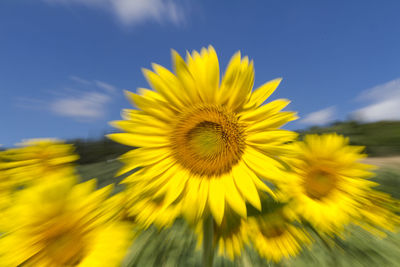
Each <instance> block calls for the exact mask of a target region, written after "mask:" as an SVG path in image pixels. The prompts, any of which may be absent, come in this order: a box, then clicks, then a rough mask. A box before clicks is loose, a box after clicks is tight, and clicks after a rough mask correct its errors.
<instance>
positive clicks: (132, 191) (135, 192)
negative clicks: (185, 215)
mask: <svg viewBox="0 0 400 267" xmlns="http://www.w3.org/2000/svg"><path fill="white" fill-rule="evenodd" d="M122 194H123V195H124V197H123V199H122V201H123V202H122V206H123V207H124V212H125V218H127V219H129V218H130V219H132V221H134V222H135V223H136V225H137V226H138V227H141V228H144V229H147V228H148V227H150V226H151V225H152V224H154V225H155V226H156V227H157V228H159V229H161V228H165V227H169V226H171V225H172V224H173V222H174V221H175V219H176V218H177V217H178V216H179V215H180V212H181V209H180V205H179V203H172V204H166V203H165V201H164V199H163V198H161V197H157V196H150V195H149V193H148V192H146V191H144V192H143V188H142V187H140V186H136V187H135V188H134V187H133V186H132V185H130V186H128V188H127V189H126V190H125V191H124V192H122Z"/></svg>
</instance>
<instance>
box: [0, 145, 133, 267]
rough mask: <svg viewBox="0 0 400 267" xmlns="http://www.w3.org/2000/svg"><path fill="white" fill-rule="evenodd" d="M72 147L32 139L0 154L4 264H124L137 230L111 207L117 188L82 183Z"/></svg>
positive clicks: (50, 266) (0, 246)
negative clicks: (109, 196) (113, 190)
mask: <svg viewBox="0 0 400 267" xmlns="http://www.w3.org/2000/svg"><path fill="white" fill-rule="evenodd" d="M72 152H73V147H72V146H71V145H67V144H63V143H61V142H60V141H56V140H30V141H28V142H25V143H23V144H22V147H20V148H15V149H10V150H8V151H3V152H0V160H1V161H0V183H1V186H0V187H1V188H2V189H3V190H2V191H1V192H0V194H1V199H7V201H2V206H1V207H0V208H1V210H0V215H1V229H0V231H1V237H0V265H1V266H22V265H23V266H44V267H46V266H48V267H53V266H54V267H56V266H57V267H58V266H87V267H92V266H99V267H100V266H119V264H120V262H121V261H122V259H123V258H124V256H125V253H126V250H127V248H128V246H129V245H130V242H131V240H132V237H133V235H132V233H133V231H132V229H131V228H130V227H129V226H128V225H127V224H126V223H123V222H121V221H119V220H118V219H117V217H116V216H115V212H114V211H113V210H110V209H108V208H107V205H105V204H104V203H107V201H106V198H107V196H108V195H109V193H110V191H111V190H112V187H110V186H108V187H105V188H102V189H99V190H96V181H95V180H90V181H88V182H85V183H78V182H79V178H78V176H77V175H76V174H75V171H74V168H73V165H72V162H73V161H75V160H76V159H77V158H78V157H77V155H75V154H73V153H72Z"/></svg>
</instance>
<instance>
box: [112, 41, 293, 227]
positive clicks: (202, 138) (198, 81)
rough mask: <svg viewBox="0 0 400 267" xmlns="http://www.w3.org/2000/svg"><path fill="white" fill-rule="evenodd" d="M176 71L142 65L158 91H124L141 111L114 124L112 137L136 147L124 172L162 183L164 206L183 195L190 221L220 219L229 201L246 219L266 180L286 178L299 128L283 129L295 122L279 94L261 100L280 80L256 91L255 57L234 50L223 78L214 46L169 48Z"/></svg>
mask: <svg viewBox="0 0 400 267" xmlns="http://www.w3.org/2000/svg"><path fill="white" fill-rule="evenodd" d="M172 59H173V68H174V71H175V73H172V72H170V71H169V70H167V69H166V68H164V67H162V66H160V65H157V64H153V70H154V71H150V70H147V69H145V70H143V72H144V75H145V77H146V78H147V80H148V82H149V84H150V86H151V87H152V88H153V89H154V90H149V89H143V88H140V89H138V93H137V94H134V93H130V92H126V94H127V97H128V98H129V99H130V100H131V101H132V103H133V105H134V106H136V107H137V108H138V110H125V111H124V112H123V118H124V120H122V121H115V122H113V123H112V125H114V126H115V127H117V128H119V129H121V130H122V131H124V132H123V133H115V134H111V135H109V137H110V138H111V139H113V140H114V141H116V142H120V143H122V144H125V145H129V146H132V147H137V148H136V149H134V150H131V151H129V152H128V153H126V154H125V155H124V156H123V157H122V158H123V161H124V163H125V167H124V168H123V170H121V172H120V174H122V173H125V172H128V171H130V170H133V169H135V168H137V167H142V170H143V175H142V176H141V177H140V179H141V180H142V181H146V186H148V187H154V188H157V190H158V191H159V192H160V194H163V196H164V198H165V200H164V201H165V203H166V204H168V203H172V202H174V201H176V200H179V201H180V202H181V203H182V209H183V213H184V214H185V216H186V218H188V219H189V220H190V221H197V220H198V219H200V218H202V217H203V215H204V214H209V212H211V215H212V216H213V218H214V219H215V220H216V222H217V223H218V224H221V222H222V219H223V217H224V210H225V207H226V204H227V205H229V207H231V208H232V209H233V210H234V211H235V212H236V213H238V214H239V215H241V216H242V217H246V205H245V203H246V202H249V203H250V204H251V205H253V206H254V207H256V208H258V209H259V208H260V207H261V205H260V199H259V195H258V191H259V190H261V191H267V192H269V191H270V189H269V188H268V187H267V186H266V185H265V183H264V182H263V180H262V179H267V180H272V181H274V180H276V179H282V177H284V174H283V173H282V171H281V163H280V162H279V161H278V160H277V159H276V156H278V155H280V154H281V153H283V148H281V144H283V143H286V142H288V141H291V140H293V139H294V138H295V137H296V133H294V132H291V131H286V130H281V129H279V127H281V126H282V125H284V124H285V123H287V122H289V121H291V120H294V119H296V116H295V113H294V112H288V111H284V112H281V110H282V109H283V108H284V107H285V106H286V105H287V104H289V101H288V100H285V99H279V100H275V101H272V102H270V103H268V104H265V105H263V103H264V101H265V100H266V99H267V98H268V97H269V96H270V95H271V94H272V92H273V91H274V90H275V89H276V87H277V86H278V85H279V83H280V81H281V80H280V79H276V80H273V81H270V82H268V83H265V84H264V85H262V86H261V87H259V88H258V89H256V90H255V91H254V92H252V87H253V81H254V69H253V62H252V61H249V59H248V57H243V58H242V57H241V55H240V52H238V53H236V54H235V55H234V56H233V57H232V59H231V61H230V63H229V65H228V67H227V70H226V72H225V75H224V77H223V78H222V81H221V82H220V71H219V63H218V58H217V55H216V53H215V50H214V48H213V47H211V46H209V47H208V49H205V48H203V49H202V50H201V53H198V52H196V51H194V52H193V53H192V54H189V53H188V54H187V59H186V62H185V61H184V60H183V59H182V58H181V57H180V56H179V55H178V54H177V53H176V52H175V51H173V52H172Z"/></svg>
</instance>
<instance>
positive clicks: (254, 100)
mask: <svg viewBox="0 0 400 267" xmlns="http://www.w3.org/2000/svg"><path fill="white" fill-rule="evenodd" d="M281 81H282V79H281V78H278V79H275V80H272V81H269V82H266V83H265V84H263V85H261V86H260V87H259V88H257V89H256V90H254V92H253V93H252V94H251V97H250V99H249V102H248V103H247V104H246V105H245V108H247V107H252V106H255V107H258V106H260V105H261V104H262V103H264V101H265V100H267V98H268V97H269V96H270V95H271V94H272V93H273V92H274V91H275V90H276V88H277V87H278V86H279V84H280V83H281Z"/></svg>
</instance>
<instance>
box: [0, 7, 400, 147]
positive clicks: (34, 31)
mask: <svg viewBox="0 0 400 267" xmlns="http://www.w3.org/2000/svg"><path fill="white" fill-rule="evenodd" d="M383 3H384V4H383ZM399 10H400V2H399V1H395V0H394V1H367V0H363V1H311V0H308V1H298V0H292V1H291V0H265V1H236V0H231V1H228V0H226V1H211V0H209V1H195V0H179V1H178V0H3V1H1V2H0V100H1V105H0V123H1V130H0V144H3V145H5V146H10V145H12V144H15V143H17V142H20V141H21V140H22V139H26V138H39V137H57V138H63V139H68V138H75V137H81V138H88V137H90V138H96V137H100V136H101V135H102V134H103V133H104V132H105V131H108V130H109V129H110V127H109V126H108V124H107V123H108V121H111V120H116V119H119V118H120V110H121V109H122V108H129V107H130V105H129V103H128V101H127V100H125V98H124V96H123V93H122V89H128V90H131V91H134V90H135V89H136V88H137V87H147V83H146V81H145V79H144V78H143V77H142V73H141V68H142V67H147V68H149V67H150V64H151V62H156V63H159V64H161V65H164V66H167V67H168V68H170V66H171V63H170V49H171V48H173V49H175V50H177V51H178V52H179V53H181V54H183V53H185V51H186V50H193V49H195V50H199V49H200V48H201V47H203V46H208V45H209V44H211V45H213V46H214V47H215V49H216V50H217V53H218V55H219V57H220V63H221V68H222V69H225V67H226V64H227V63H228V61H229V58H230V57H231V56H232V54H233V53H234V52H235V51H237V50H241V51H242V53H243V54H246V55H248V56H249V57H250V58H252V59H254V62H255V71H256V80H255V85H256V86H258V85H261V84H262V83H264V82H266V81H268V80H271V79H274V78H277V77H283V82H282V84H281V86H280V87H279V88H278V90H277V91H276V93H275V94H274V95H273V97H272V98H273V99H275V98H282V97H283V98H288V99H290V100H292V103H291V104H290V106H289V109H291V110H295V111H298V112H299V115H300V117H301V119H300V120H298V121H296V122H292V123H290V125H289V126H288V128H290V129H299V128H304V127H307V126H309V125H314V124H322V123H327V122H331V121H335V120H344V119H346V118H348V117H349V116H353V117H356V118H358V119H360V120H363V121H376V120H382V119H391V120H393V119H397V120H398V119H400V79H399V78H400V50H399V49H400V16H399V15H398V14H399Z"/></svg>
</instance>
